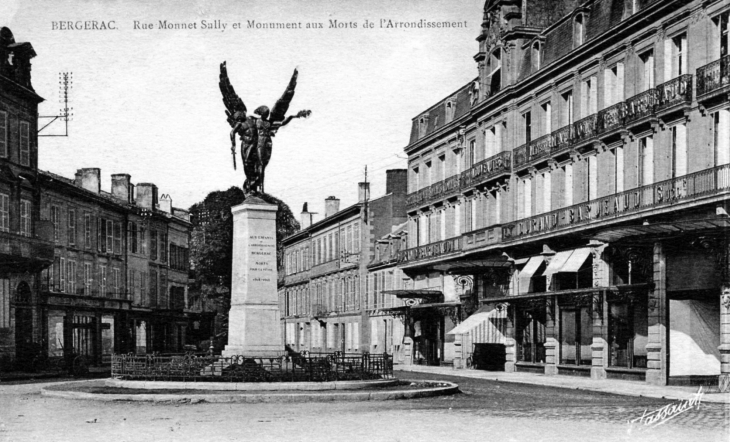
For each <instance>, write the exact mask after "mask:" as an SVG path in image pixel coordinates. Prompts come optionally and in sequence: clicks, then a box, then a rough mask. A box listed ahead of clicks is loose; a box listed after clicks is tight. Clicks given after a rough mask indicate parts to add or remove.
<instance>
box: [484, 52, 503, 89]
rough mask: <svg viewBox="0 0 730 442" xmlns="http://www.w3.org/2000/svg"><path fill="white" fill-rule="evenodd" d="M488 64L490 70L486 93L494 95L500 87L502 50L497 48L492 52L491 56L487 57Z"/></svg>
mask: <svg viewBox="0 0 730 442" xmlns="http://www.w3.org/2000/svg"><path fill="white" fill-rule="evenodd" d="M489 66H490V68H491V71H490V73H489V90H488V91H487V93H488V95H494V94H496V93H497V92H499V90H500V89H502V52H501V49H497V50H496V51H494V52H492V56H491V57H490V58H489Z"/></svg>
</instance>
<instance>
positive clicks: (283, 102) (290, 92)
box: [269, 69, 299, 122]
mask: <svg viewBox="0 0 730 442" xmlns="http://www.w3.org/2000/svg"><path fill="white" fill-rule="evenodd" d="M298 75H299V71H297V70H296V69H294V74H292V76H291V80H289V86H287V87H286V90H285V91H284V94H283V95H282V96H281V98H279V99H278V100H276V104H275V105H274V108H273V109H272V110H271V116H270V117H269V121H272V122H274V121H284V118H285V117H286V112H287V111H288V110H289V103H291V100H292V98H294V88H296V87H297V76H298Z"/></svg>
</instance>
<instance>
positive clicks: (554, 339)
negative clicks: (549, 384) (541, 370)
mask: <svg viewBox="0 0 730 442" xmlns="http://www.w3.org/2000/svg"><path fill="white" fill-rule="evenodd" d="M557 315H558V309H557V308H556V302H555V297H554V296H548V297H546V298H545V374H546V375H555V374H558V362H560V355H559V353H558V330H559V328H558V327H559V323H558V320H557Z"/></svg>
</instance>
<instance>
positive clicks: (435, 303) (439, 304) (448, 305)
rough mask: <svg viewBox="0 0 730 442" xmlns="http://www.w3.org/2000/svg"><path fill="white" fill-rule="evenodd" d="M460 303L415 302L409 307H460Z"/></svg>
mask: <svg viewBox="0 0 730 442" xmlns="http://www.w3.org/2000/svg"><path fill="white" fill-rule="evenodd" d="M460 306H461V303H459V302H434V303H431V304H417V305H414V306H413V307H411V308H412V309H414V310H419V309H424V308H439V307H441V308H443V307H460Z"/></svg>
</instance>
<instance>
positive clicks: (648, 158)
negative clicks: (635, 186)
mask: <svg viewBox="0 0 730 442" xmlns="http://www.w3.org/2000/svg"><path fill="white" fill-rule="evenodd" d="M653 161H654V137H653V136H651V135H649V136H647V137H644V138H640V139H639V186H646V185H648V184H652V183H653V182H654V163H653Z"/></svg>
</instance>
